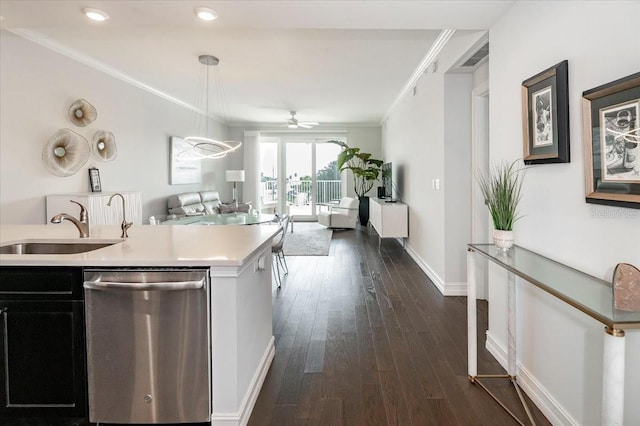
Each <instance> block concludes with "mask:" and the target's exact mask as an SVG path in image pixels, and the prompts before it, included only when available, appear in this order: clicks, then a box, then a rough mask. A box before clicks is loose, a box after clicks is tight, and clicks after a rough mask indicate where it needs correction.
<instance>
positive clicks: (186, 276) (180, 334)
mask: <svg viewBox="0 0 640 426" xmlns="http://www.w3.org/2000/svg"><path fill="white" fill-rule="evenodd" d="M84 292H85V314H86V327H87V332H86V334H87V368H88V382H89V388H88V390H89V420H90V421H91V422H96V423H194V422H206V421H209V419H210V412H211V409H210V406H211V403H210V401H211V398H210V392H211V385H210V379H209V378H210V377H211V374H210V359H211V356H210V345H209V335H210V333H209V318H210V313H209V310H208V306H209V303H208V300H209V297H208V292H209V285H208V270H205V269H162V270H158V269H126V270H125V269H119V270H116V269H86V270H85V273H84Z"/></svg>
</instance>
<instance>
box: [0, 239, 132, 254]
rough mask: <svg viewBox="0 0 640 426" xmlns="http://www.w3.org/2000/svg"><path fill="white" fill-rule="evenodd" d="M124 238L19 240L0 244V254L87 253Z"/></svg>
mask: <svg viewBox="0 0 640 426" xmlns="http://www.w3.org/2000/svg"><path fill="white" fill-rule="evenodd" d="M121 242H122V240H102V241H78V240H72V241H46V240H44V241H36V240H30V241H19V242H16V243H12V244H6V245H3V246H0V254H74V253H86V252H88V251H93V250H97V249H100V248H103V247H107V246H111V245H113V244H117V243H121Z"/></svg>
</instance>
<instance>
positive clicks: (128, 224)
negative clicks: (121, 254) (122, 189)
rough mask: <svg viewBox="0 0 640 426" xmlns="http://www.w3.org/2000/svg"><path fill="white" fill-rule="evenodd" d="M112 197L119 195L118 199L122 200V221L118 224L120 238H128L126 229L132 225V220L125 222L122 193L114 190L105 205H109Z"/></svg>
mask: <svg viewBox="0 0 640 426" xmlns="http://www.w3.org/2000/svg"><path fill="white" fill-rule="evenodd" d="M114 197H120V199H121V200H122V223H121V224H120V229H121V230H122V235H120V238H129V235H127V230H128V229H129V228H131V226H132V225H133V222H127V220H126V213H125V211H126V207H125V205H124V195H122V194H120V193H119V192H116V193H115V194H113V195H112V196H111V197H109V201H108V202H107V206H109V207H111V201H112V200H113V198H114Z"/></svg>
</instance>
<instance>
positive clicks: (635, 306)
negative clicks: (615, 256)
mask: <svg viewBox="0 0 640 426" xmlns="http://www.w3.org/2000/svg"><path fill="white" fill-rule="evenodd" d="M613 307H614V308H615V309H618V310H621V311H632V312H640V270H639V269H638V268H636V267H635V266H633V265H630V264H628V263H618V264H617V265H616V269H615V270H614V271H613Z"/></svg>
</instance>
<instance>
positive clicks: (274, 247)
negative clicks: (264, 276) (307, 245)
mask: <svg viewBox="0 0 640 426" xmlns="http://www.w3.org/2000/svg"><path fill="white" fill-rule="evenodd" d="M290 219H291V216H289V215H288V214H285V215H282V216H281V217H280V230H279V231H278V233H277V234H276V236H275V237H273V243H271V254H272V258H273V263H274V264H275V268H274V269H273V274H274V275H275V278H276V281H277V282H278V288H280V287H281V285H282V277H281V276H280V269H281V268H282V271H284V275H287V274H288V273H289V267H288V265H287V259H286V258H285V256H284V239H285V237H286V236H287V230H288V228H289V221H290Z"/></svg>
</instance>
